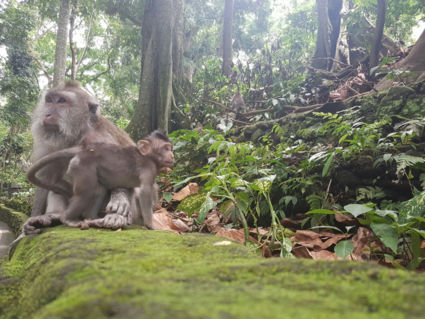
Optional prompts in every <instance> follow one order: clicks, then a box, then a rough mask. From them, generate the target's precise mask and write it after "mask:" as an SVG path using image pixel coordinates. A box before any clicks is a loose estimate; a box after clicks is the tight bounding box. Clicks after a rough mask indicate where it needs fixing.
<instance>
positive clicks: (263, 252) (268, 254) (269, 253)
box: [261, 246, 273, 258]
mask: <svg viewBox="0 0 425 319" xmlns="http://www.w3.org/2000/svg"><path fill="white" fill-rule="evenodd" d="M261 256H263V257H264V258H270V257H272V256H273V253H272V251H271V249H270V248H269V247H268V246H263V247H261Z"/></svg>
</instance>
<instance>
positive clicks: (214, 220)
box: [204, 211, 220, 233]
mask: <svg viewBox="0 0 425 319" xmlns="http://www.w3.org/2000/svg"><path fill="white" fill-rule="evenodd" d="M204 225H206V226H207V229H208V231H209V232H210V233H211V232H215V231H214V230H215V229H216V228H217V227H218V226H219V225H220V216H219V215H218V213H217V212H216V211H212V212H211V213H209V214H208V215H207V218H206V219H205V221H204Z"/></svg>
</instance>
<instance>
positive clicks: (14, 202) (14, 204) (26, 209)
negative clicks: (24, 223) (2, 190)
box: [3, 198, 31, 216]
mask: <svg viewBox="0 0 425 319" xmlns="http://www.w3.org/2000/svg"><path fill="white" fill-rule="evenodd" d="M3 204H4V205H5V206H7V207H10V208H13V209H14V210H17V211H19V212H23V213H24V214H25V215H27V216H31V203H29V202H27V201H23V200H21V199H17V198H10V199H6V200H4V202H3Z"/></svg>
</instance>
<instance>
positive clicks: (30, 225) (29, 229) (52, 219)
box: [23, 214, 60, 235]
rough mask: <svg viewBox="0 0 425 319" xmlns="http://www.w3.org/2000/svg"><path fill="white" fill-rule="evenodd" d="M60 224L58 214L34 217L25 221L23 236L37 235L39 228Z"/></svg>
mask: <svg viewBox="0 0 425 319" xmlns="http://www.w3.org/2000/svg"><path fill="white" fill-rule="evenodd" d="M59 224H60V214H46V215H40V216H34V217H30V218H28V219H27V221H26V222H25V224H24V227H23V228H24V234H25V235H31V234H39V233H40V232H41V229H40V228H43V227H49V226H55V225H59Z"/></svg>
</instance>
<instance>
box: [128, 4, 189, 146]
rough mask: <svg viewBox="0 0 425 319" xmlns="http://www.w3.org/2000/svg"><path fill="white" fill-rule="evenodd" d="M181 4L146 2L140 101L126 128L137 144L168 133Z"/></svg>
mask: <svg viewBox="0 0 425 319" xmlns="http://www.w3.org/2000/svg"><path fill="white" fill-rule="evenodd" d="M179 3H180V0H148V1H146V3H145V9H144V16H143V25H142V61H141V63H142V72H141V76H140V90H139V100H138V102H137V105H136V106H135V110H134V115H133V118H132V119H131V121H130V124H129V125H128V127H127V131H128V132H129V134H130V135H131V137H132V138H133V139H135V140H138V139H140V138H142V137H144V136H146V135H148V134H149V133H150V132H151V131H153V130H155V129H161V130H163V131H165V132H168V118H169V113H170V105H171V97H172V77H173V34H174V32H173V28H174V21H175V14H176V13H177V12H180V14H181V13H182V11H179V10H176V9H177V7H178V4H179Z"/></svg>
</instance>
